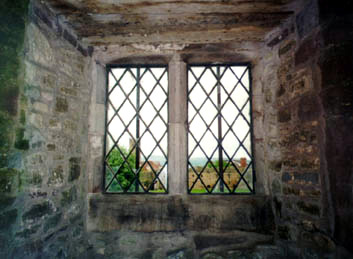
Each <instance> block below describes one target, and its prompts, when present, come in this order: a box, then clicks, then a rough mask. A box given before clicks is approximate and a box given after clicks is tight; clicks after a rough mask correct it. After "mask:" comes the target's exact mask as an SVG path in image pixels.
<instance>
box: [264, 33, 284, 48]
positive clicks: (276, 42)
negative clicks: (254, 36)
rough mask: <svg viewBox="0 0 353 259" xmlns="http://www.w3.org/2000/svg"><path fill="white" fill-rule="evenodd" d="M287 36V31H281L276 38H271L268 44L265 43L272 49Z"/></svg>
mask: <svg viewBox="0 0 353 259" xmlns="http://www.w3.org/2000/svg"><path fill="white" fill-rule="evenodd" d="M288 35H289V29H285V30H283V31H282V32H281V33H280V34H279V35H278V36H276V37H275V38H273V39H272V40H271V41H270V42H269V43H267V46H268V47H274V46H276V45H277V44H278V43H280V42H281V41H283V40H285V39H286V38H287V37H288Z"/></svg>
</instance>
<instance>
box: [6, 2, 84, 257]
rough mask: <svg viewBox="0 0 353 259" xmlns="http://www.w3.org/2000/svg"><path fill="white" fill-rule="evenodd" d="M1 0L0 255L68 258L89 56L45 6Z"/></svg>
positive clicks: (80, 177) (79, 196) (80, 179)
mask: <svg viewBox="0 0 353 259" xmlns="http://www.w3.org/2000/svg"><path fill="white" fill-rule="evenodd" d="M3 2H4V1H2V3H1V12H4V14H1V19H3V18H4V19H8V21H7V24H8V26H7V27H2V30H1V33H2V34H5V35H2V36H1V48H2V51H1V53H4V54H1V55H4V56H2V57H1V62H5V64H2V66H1V69H0V70H1V80H2V82H1V83H2V85H1V87H0V89H1V113H0V114H1V127H8V130H7V129H6V128H5V129H4V130H2V129H1V134H4V133H8V137H6V136H1V141H3V140H4V143H1V150H2V152H1V155H2V159H1V166H0V168H1V169H0V171H1V174H0V177H1V188H0V189H1V207H0V209H1V212H0V213H1V221H0V222H1V224H0V226H1V237H0V239H1V240H0V244H1V248H0V256H1V258H63V257H67V256H68V255H70V256H74V257H75V255H77V254H80V253H83V252H85V250H86V249H85V248H82V246H80V244H83V243H84V241H83V237H84V235H83V231H84V226H83V222H84V221H83V218H82V211H83V209H84V202H83V198H84V193H85V184H84V183H85V181H84V177H85V176H84V175H85V171H86V159H85V158H86V157H87V153H88V149H87V142H88V131H87V128H88V126H87V125H88V104H89V96H90V93H91V83H90V82H89V81H88V76H87V70H88V68H89V62H90V59H89V58H87V57H85V56H84V55H83V53H82V51H79V50H77V49H76V48H77V46H76V45H75V42H70V43H69V42H68V41H67V39H64V38H65V37H64V33H63V31H65V30H59V31H55V30H53V29H52V28H50V26H48V23H47V20H46V19H45V16H43V15H44V11H45V10H40V9H38V8H39V7H38V6H35V5H30V6H29V9H27V8H28V1H15V2H14V1H5V3H3ZM27 13H29V16H28V17H27ZM3 15H4V16H3ZM25 22H26V26H25ZM2 26H3V25H2ZM3 36H4V37H3ZM23 42H24V44H23ZM3 50H4V51H3ZM5 137H6V138H5ZM3 150H4V151H5V152H6V153H5V152H3ZM6 154H7V155H8V157H5V158H7V159H5V158H4V159H3V156H5V155H6Z"/></svg>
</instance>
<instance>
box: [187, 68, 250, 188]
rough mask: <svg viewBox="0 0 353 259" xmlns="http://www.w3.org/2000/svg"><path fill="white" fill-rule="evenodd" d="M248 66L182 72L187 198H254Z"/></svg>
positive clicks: (190, 69)
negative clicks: (184, 79)
mask: <svg viewBox="0 0 353 259" xmlns="http://www.w3.org/2000/svg"><path fill="white" fill-rule="evenodd" d="M251 139H252V120H251V85H250V67H249V66H248V65H200V66H197V65H195V66H188V158H187V159H188V192H189V193H190V194H244V193H245V194H249V193H254V181H255V177H254V176H255V172H254V165H253V164H254V162H253V156H252V141H251Z"/></svg>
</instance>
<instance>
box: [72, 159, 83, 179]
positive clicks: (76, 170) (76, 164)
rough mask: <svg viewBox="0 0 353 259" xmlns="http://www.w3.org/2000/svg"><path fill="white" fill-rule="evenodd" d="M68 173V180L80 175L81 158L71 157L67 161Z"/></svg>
mask: <svg viewBox="0 0 353 259" xmlns="http://www.w3.org/2000/svg"><path fill="white" fill-rule="evenodd" d="M69 166H70V175H69V182H72V181H75V180H77V179H78V178H79V177H80V174H81V158H80V157H72V158H70V161H69Z"/></svg>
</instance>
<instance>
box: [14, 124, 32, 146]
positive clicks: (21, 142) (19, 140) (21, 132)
mask: <svg viewBox="0 0 353 259" xmlns="http://www.w3.org/2000/svg"><path fill="white" fill-rule="evenodd" d="M15 148H17V149H20V150H28V149H29V141H28V140H27V139H25V129H24V128H18V129H17V130H16V141H15Z"/></svg>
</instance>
